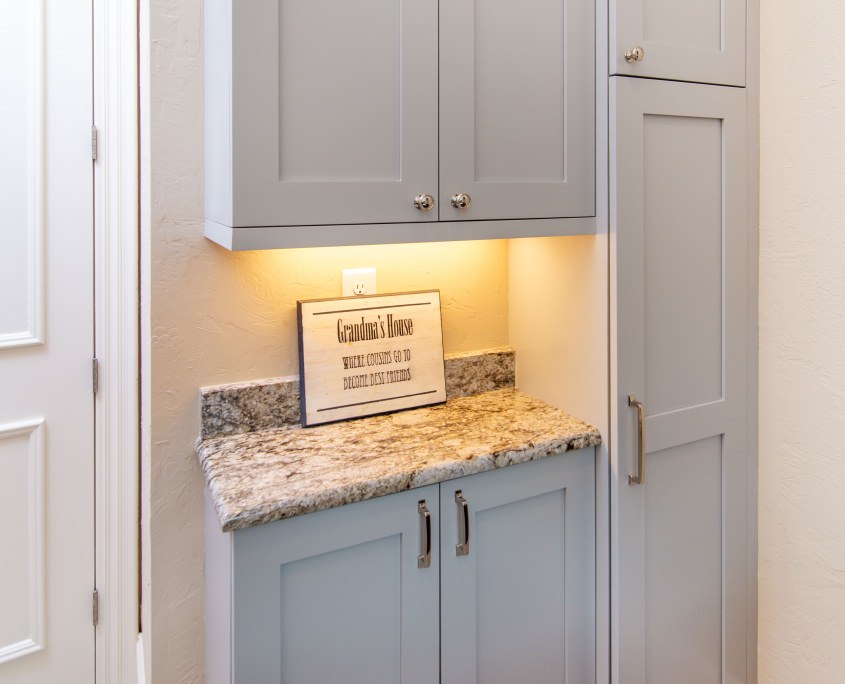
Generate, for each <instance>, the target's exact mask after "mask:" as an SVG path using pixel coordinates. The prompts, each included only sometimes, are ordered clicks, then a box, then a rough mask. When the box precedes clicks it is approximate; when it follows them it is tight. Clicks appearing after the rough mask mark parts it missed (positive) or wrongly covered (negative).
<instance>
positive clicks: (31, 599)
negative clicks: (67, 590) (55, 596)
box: [0, 420, 45, 676]
mask: <svg viewBox="0 0 845 684" xmlns="http://www.w3.org/2000/svg"><path fill="white" fill-rule="evenodd" d="M43 439H44V422H43V421H42V420H38V421H32V422H27V423H20V424H15V425H0V520H3V521H5V522H4V524H3V525H2V527H0V548H1V549H3V561H2V562H0V606H2V607H3V608H2V611H0V663H3V662H5V661H7V660H12V659H14V658H19V657H21V656H24V655H26V654H28V653H32V652H34V651H38V650H40V649H42V648H43V647H44V635H45V630H44V610H45V597H44V542H45V535H44V442H43ZM0 676H2V670H0Z"/></svg>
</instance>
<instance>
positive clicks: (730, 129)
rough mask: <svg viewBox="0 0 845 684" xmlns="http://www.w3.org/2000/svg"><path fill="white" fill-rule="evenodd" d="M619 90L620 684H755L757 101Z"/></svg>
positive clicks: (614, 136)
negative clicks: (753, 136) (752, 129)
mask: <svg viewBox="0 0 845 684" xmlns="http://www.w3.org/2000/svg"><path fill="white" fill-rule="evenodd" d="M611 81H612V84H611V118H612V122H611V131H612V133H611V152H612V162H611V186H612V193H611V196H612V197H614V198H615V200H614V203H613V205H612V211H611V241H612V242H615V247H614V250H613V252H612V264H611V274H612V283H611V307H612V309H613V310H614V311H616V312H617V317H616V319H615V323H614V324H612V325H615V330H613V331H612V336H613V338H614V339H615V346H616V349H617V364H616V368H615V371H614V376H615V377H613V378H612V383H611V384H612V387H613V393H612V400H611V406H612V411H613V414H614V417H613V424H615V425H616V426H617V427H616V429H615V430H614V432H615V433H616V435H615V438H614V441H613V442H612V444H611V448H612V451H614V452H615V454H614V467H613V468H612V472H613V473H614V480H615V482H614V486H613V492H612V539H613V542H612V546H613V552H612V574H613V586H614V588H615V590H616V591H615V596H614V598H613V602H612V603H613V606H612V610H613V617H612V620H611V621H612V623H613V624H615V628H614V639H613V640H614V641H615V643H616V647H615V657H614V661H613V664H614V671H615V678H614V681H617V682H619V683H620V684H646V683H647V684H664V683H665V684H674V683H676V682H697V683H700V684H704V683H707V682H711V683H714V684H715V683H726V682H744V681H745V678H746V632H747V629H748V616H747V615H746V609H747V605H748V603H747V600H746V599H747V586H748V577H747V561H746V554H747V548H748V547H747V542H748V531H747V524H748V511H747V510H746V498H747V495H748V492H747V486H748V469H749V456H748V454H747V451H746V434H747V430H748V428H747V425H746V420H747V418H746V411H747V409H746V396H747V377H748V376H747V373H748V367H747V361H746V358H747V349H746V345H747V342H748V333H747V329H746V328H747V322H746V321H747V307H748V302H747V297H748V285H747V282H746V273H747V270H748V269H747V266H748V264H747V258H748V256H747V255H748V244H747V240H748V230H747V216H746V212H747V190H746V186H747V180H746V163H745V159H746V155H747V152H746V100H745V97H746V95H745V91H744V90H743V89H740V88H727V87H719V86H711V85H697V84H695V85H694V84H688V83H671V82H665V81H655V80H648V79H632V78H613V79H611ZM629 395H633V400H636V401H639V402H642V404H643V417H644V420H643V422H644V426H643V428H644V433H643V437H644V446H645V449H644V451H645V454H644V463H643V464H642V466H641V464H640V462H639V449H640V448H641V446H640V445H641V442H640V439H639V436H640V425H639V415H640V411H639V409H638V406H637V405H636V404H633V405H629ZM641 476H642V479H643V481H642V483H638V482H637V480H638V479H640V477H641ZM630 478H633V480H632V479H630Z"/></svg>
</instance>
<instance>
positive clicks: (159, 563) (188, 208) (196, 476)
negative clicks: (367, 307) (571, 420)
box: [141, 0, 508, 684]
mask: <svg viewBox="0 0 845 684" xmlns="http://www.w3.org/2000/svg"><path fill="white" fill-rule="evenodd" d="M142 5H143V6H144V7H143V16H142V56H141V63H142V81H143V82H142V99H143V103H142V112H143V114H142V118H143V122H142V128H143V143H142V156H143V169H142V177H143V186H144V187H143V194H142V205H143V209H142V212H143V240H144V255H145V256H144V281H145V282H144V285H143V288H144V314H143V316H144V321H143V326H144V330H145V333H144V334H145V338H146V339H145V343H146V344H149V350H148V352H149V356H147V357H146V358H145V362H144V373H145V379H144V383H145V387H146V392H145V402H144V403H145V411H144V431H145V447H144V458H143V470H144V492H143V500H144V518H143V522H144V535H143V536H144V539H143V545H144V571H143V574H144V578H143V582H144V597H143V601H144V636H145V647H146V649H147V658H148V660H147V675H148V677H149V678H150V679H151V681H153V682H166V683H167V684H182V683H183V682H200V681H201V680H202V660H203V595H202V592H203V542H202V515H203V505H202V497H203V481H202V476H201V473H200V469H199V466H198V464H197V459H196V456H195V453H194V445H195V441H196V438H197V434H198V429H199V403H198V388H199V387H202V386H204V385H211V384H217V383H222V382H230V381H236V380H247V379H255V378H263V377H271V376H279V375H290V374H294V373H296V372H297V368H298V366H297V363H298V362H297V356H296V318H295V311H296V309H295V306H296V300H297V299H300V298H312V297H329V296H338V295H339V294H340V270H341V268H344V267H361V266H375V267H376V268H377V269H378V276H377V277H378V288H379V291H382V292H387V291H403V290H416V289H427V288H439V289H440V290H441V295H442V302H443V328H444V344H445V348H446V351H447V352H452V351H466V350H471V349H479V348H484V347H491V346H499V345H502V344H506V343H507V281H508V252H507V243H506V242H504V241H488V242H478V243H451V244H432V245H408V246H381V247H367V248H364V247H354V248H342V249H340V248H338V249H313V250H291V251H270V252H252V253H241V254H232V253H229V252H227V251H225V250H224V249H222V248H220V247H218V246H216V245H214V244H212V243H211V242H209V241H208V240H206V239H205V238H203V237H202V226H201V217H202V197H203V192H202V182H203V148H202V144H203V140H202V135H203V124H202V118H203V110H202V93H203V84H202V24H201V6H202V2H201V0H179V1H178V2H177V1H176V0H151V2H150V3H149V4H148V5H147V4H146V3H142ZM147 12H148V14H147ZM350 230H354V228H350Z"/></svg>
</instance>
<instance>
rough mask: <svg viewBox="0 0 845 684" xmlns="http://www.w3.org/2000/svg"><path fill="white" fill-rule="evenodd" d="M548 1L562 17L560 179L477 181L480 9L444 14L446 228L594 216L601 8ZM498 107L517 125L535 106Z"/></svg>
mask: <svg viewBox="0 0 845 684" xmlns="http://www.w3.org/2000/svg"><path fill="white" fill-rule="evenodd" d="M546 1H547V2H559V3H561V4H562V5H563V7H562V10H563V14H564V22H563V27H562V35H563V41H564V42H563V45H562V49H563V74H564V83H563V98H564V102H563V110H562V111H563V118H564V122H563V124H562V125H563V128H564V130H563V133H562V135H563V146H564V149H563V168H562V169H561V174H562V178H561V179H560V180H548V181H542V180H531V179H528V180H524V181H519V180H514V181H508V180H504V179H503V180H500V181H483V180H479V179H477V177H476V167H475V160H476V145H483V144H484V141H483V140H478V132H477V131H476V125H475V118H476V86H475V82H476V75H475V74H476V60H475V53H476V49H475V41H476V9H477V4H476V3H475V1H474V0H455V1H454V2H451V3H450V4H449V11H448V12H447V11H441V13H440V207H441V209H440V220H441V221H465V220H493V219H537V218H560V217H584V216H595V127H596V120H595V112H596V110H595V102H596V97H595V81H594V75H595V32H594V26H595V8H594V6H593V3H592V2H589V1H585V0H546ZM489 11H495V10H494V9H492V8H491V9H490V10H489ZM520 11H528V10H527V9H525V10H522V9H521V10H520ZM523 49H529V48H528V46H523ZM527 77H529V78H530V77H535V78H536V77H537V75H536V74H528V75H527ZM499 106H502V107H510V108H512V111H513V112H514V116H515V117H516V116H517V115H518V113H519V111H520V109H522V110H525V109H529V110H530V108H531V106H532V103H531V102H510V101H507V102H506V101H502V102H501V103H500V105H499ZM456 193H467V194H469V195H470V196H471V197H472V203H471V204H470V206H469V207H468V208H466V209H456V208H454V207H452V206H451V204H450V198H451V196H452V195H453V194H456Z"/></svg>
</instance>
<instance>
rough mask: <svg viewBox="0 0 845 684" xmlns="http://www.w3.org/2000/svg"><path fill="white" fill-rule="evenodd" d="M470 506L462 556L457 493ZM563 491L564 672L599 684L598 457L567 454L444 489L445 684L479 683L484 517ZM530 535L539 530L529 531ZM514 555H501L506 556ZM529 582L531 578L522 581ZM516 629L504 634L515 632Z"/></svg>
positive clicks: (471, 478)
mask: <svg viewBox="0 0 845 684" xmlns="http://www.w3.org/2000/svg"><path fill="white" fill-rule="evenodd" d="M457 490H461V491H462V492H463V495H464V497H465V498H466V499H467V501H468V504H469V512H470V551H469V554H468V555H466V556H460V557H459V556H457V555H456V550H455V545H456V544H457V543H458V526H457V519H456V514H457V508H456V503H455V492H456V491H457ZM557 491H561V492H562V493H563V496H564V497H565V502H564V506H565V509H564V511H565V512H564V520H563V526H564V527H563V529H564V539H563V540H561V544H563V546H564V553H563V562H564V576H563V577H561V578H560V581H561V583H562V586H563V590H562V591H563V597H564V605H563V606H561V607H560V608H561V610H562V611H563V614H562V619H563V621H564V644H562V645H561V647H562V648H563V649H564V654H563V659H564V662H563V666H564V668H565V671H566V673H567V681H592V680H593V679H594V678H595V600H596V593H595V590H596V585H595V532H596V530H595V450H594V449H581V450H579V451H575V452H566V453H565V454H560V455H556V456H553V457H550V458H547V459H542V460H540V461H534V462H530V463H524V464H520V465H516V466H512V467H509V468H507V469H506V470H503V471H493V472H486V473H480V474H476V475H470V476H467V477H463V478H459V479H456V480H450V481H448V482H443V483H441V485H440V511H441V523H440V524H441V594H440V596H441V599H440V601H441V613H440V625H441V627H440V629H441V682H443V684H457V683H459V682H469V681H476V680H477V666H478V665H477V649H476V645H477V643H478V636H477V617H476V615H477V600H478V599H477V594H476V591H477V580H476V578H477V576H478V574H479V573H483V572H484V568H483V567H479V566H478V564H477V558H478V546H477V545H478V543H479V541H478V538H477V537H473V530H476V529H477V526H476V520H477V516H478V514H479V513H481V512H484V511H485V510H489V509H493V508H498V507H502V506H506V505H508V504H512V503H517V502H520V501H524V500H527V499H531V498H533V497H538V496H541V495H543V494H548V493H553V492H557ZM525 534H526V535H529V536H530V535H531V534H532V530H525ZM508 552H509V551H508V549H507V548H502V549H499V550H497V553H502V554H507V553H508ZM515 581H517V582H520V583H523V582H530V572H529V571H528V569H526V572H525V574H524V576H520V577H518V578H516V580H515ZM514 628H515V627H514V626H513V625H508V626H502V629H514Z"/></svg>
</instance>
